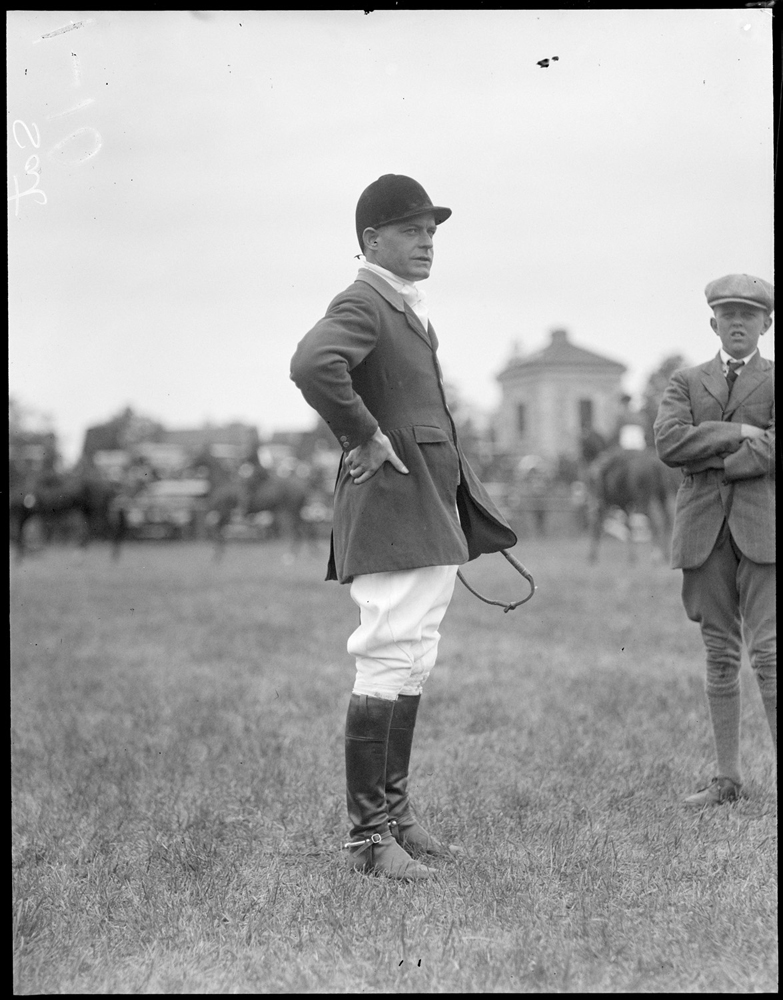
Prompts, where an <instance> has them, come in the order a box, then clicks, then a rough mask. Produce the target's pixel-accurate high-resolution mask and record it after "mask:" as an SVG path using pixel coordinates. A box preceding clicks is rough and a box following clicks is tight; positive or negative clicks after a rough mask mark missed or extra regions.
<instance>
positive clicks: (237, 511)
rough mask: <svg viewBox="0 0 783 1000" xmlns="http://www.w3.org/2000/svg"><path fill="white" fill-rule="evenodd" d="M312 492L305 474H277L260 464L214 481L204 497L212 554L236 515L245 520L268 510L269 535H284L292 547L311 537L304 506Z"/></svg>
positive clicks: (217, 552) (222, 542)
mask: <svg viewBox="0 0 783 1000" xmlns="http://www.w3.org/2000/svg"><path fill="white" fill-rule="evenodd" d="M313 494H314V489H313V486H312V484H311V482H310V479H309V476H304V477H303V476H301V475H298V474H297V473H296V472H292V473H291V474H290V475H281V474H280V472H279V471H277V470H268V469H265V468H264V467H263V466H255V467H254V468H253V469H252V470H251V471H250V472H249V475H245V476H240V477H239V478H238V479H231V480H229V481H227V482H223V483H218V484H217V485H216V486H215V488H214V489H213V491H212V492H211V493H210V495H209V497H208V501H207V522H208V524H209V525H210V528H211V535H212V537H213V539H214V541H215V555H216V558H219V557H220V556H221V555H222V553H223V550H224V548H225V544H226V534H227V531H226V529H227V528H228V526H229V524H231V522H232V521H233V520H234V519H235V518H236V517H237V516H239V518H240V519H243V520H247V519H252V518H254V517H256V516H257V515H259V514H268V515H269V517H270V519H271V520H270V529H269V530H270V534H271V535H272V537H275V538H286V539H288V540H289V542H290V544H291V547H292V548H295V547H296V546H298V545H301V544H303V543H304V542H306V541H308V540H312V537H313V527H312V523H311V522H310V521H308V520H307V518H306V517H305V510H306V508H307V506H308V504H309V503H310V502H311V500H312V498H313Z"/></svg>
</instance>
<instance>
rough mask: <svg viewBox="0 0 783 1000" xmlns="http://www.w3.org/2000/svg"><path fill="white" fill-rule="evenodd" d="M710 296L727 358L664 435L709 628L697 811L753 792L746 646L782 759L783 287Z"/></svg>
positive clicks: (686, 376)
mask: <svg viewBox="0 0 783 1000" xmlns="http://www.w3.org/2000/svg"><path fill="white" fill-rule="evenodd" d="M705 292H706V296H707V304H708V305H709V306H710V307H711V308H712V310H713V312H714V315H713V317H712V318H711V319H710V325H711V327H712V329H713V331H714V332H715V333H716V334H717V335H718V337H719V338H720V342H721V349H720V351H719V352H718V354H717V356H716V357H714V358H712V359H711V360H710V361H708V362H706V363H705V364H702V365H697V366H696V367H694V368H683V369H680V370H679V371H676V372H675V373H674V374H673V375H672V377H671V379H670V381H669V384H668V386H667V388H666V392H665V393H664V396H663V399H662V400H661V404H660V407H659V409H658V416H657V419H656V421H655V428H654V431H655V443H656V447H657V449H658V454H659V456H660V457H661V458H662V459H663V461H664V462H666V464H667V465H670V466H673V467H675V468H681V469H682V471H683V473H684V478H683V481H682V485H681V486H680V489H679V491H678V493H677V507H676V511H675V516H674V537H673V539H672V566H673V567H675V568H677V567H679V568H681V569H682V572H683V584H682V597H683V603H684V605H685V610H686V613H687V615H688V617H689V618H690V619H691V620H692V621H695V622H698V623H699V625H700V626H701V634H702V639H703V641H704V645H705V648H706V651H707V683H706V691H707V701H708V704H709V710H710V718H711V721H712V732H713V737H714V741H715V751H716V757H717V775H716V776H715V777H714V778H713V779H712V781H711V783H710V784H709V785H708V786H707V787H705V788H701V789H699V790H698V791H697V792H695V793H694V794H692V795H689V796H688V797H687V798H686V799H685V802H686V803H687V804H688V805H689V806H694V807H697V808H702V807H704V806H709V805H718V804H719V803H722V802H729V801H732V800H734V799H736V798H737V797H738V796H739V794H740V789H741V787H742V771H741V768H740V754H739V737H740V682H739V670H740V662H741V652H742V642H743V638H744V641H745V643H746V644H747V648H748V653H749V656H750V663H751V666H752V668H753V671H754V673H755V675H756V680H757V682H758V686H759V690H760V692H761V700H762V702H763V705H764V709H765V711H766V715H767V720H768V722H769V728H770V732H771V734H772V743H773V746H774V748H775V753H776V754H777V653H776V649H777V644H776V636H777V617H776V607H775V389H774V371H775V366H774V365H773V363H772V362H771V361H768V360H767V359H766V358H762V357H761V355H760V354H759V351H758V342H759V338H760V337H761V336H762V335H763V334H764V333H766V331H767V330H768V329H769V327H770V325H771V323H772V310H773V305H774V289H773V287H772V285H770V284H769V283H768V282H766V281H762V279H761V278H754V277H752V276H751V275H748V274H729V275H727V276H726V277H724V278H718V279H717V280H716V281H712V282H710V284H709V285H707V288H706V290H705Z"/></svg>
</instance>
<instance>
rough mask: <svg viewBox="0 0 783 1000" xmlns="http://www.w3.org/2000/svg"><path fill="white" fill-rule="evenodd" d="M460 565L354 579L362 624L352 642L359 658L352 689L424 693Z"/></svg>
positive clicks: (389, 694) (375, 693)
mask: <svg viewBox="0 0 783 1000" xmlns="http://www.w3.org/2000/svg"><path fill="white" fill-rule="evenodd" d="M457 569H458V567H457V566H425V567H424V568H422V569H411V570H398V571H395V572H392V573H366V574H363V575H362V576H357V577H354V580H353V583H351V598H352V599H353V601H354V603H355V604H356V605H357V606H358V608H359V610H360V612H361V623H360V625H359V627H358V628H357V629H356V631H355V632H354V633H353V634H352V635H351V637H350V638H349V640H348V652H349V653H350V654H351V655H352V656H355V657H356V682H355V683H354V687H353V693H354V694H364V695H369V696H370V697H373V698H386V699H387V700H390V701H394V700H395V699H396V698H397V695H400V694H405V695H417V694H421V689H422V687H423V686H424V682H425V681H426V680H427V678H428V677H429V674H430V671H431V670H432V668H433V667H434V666H435V659H436V657H437V654H438V642H439V641H440V632H439V631H438V627H439V626H440V623H441V621H442V620H443V616H444V615H445V614H446V609H447V608H448V606H449V602H450V601H451V597H452V594H453V593H454V584H455V581H456V579H457Z"/></svg>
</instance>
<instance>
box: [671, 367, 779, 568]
mask: <svg viewBox="0 0 783 1000" xmlns="http://www.w3.org/2000/svg"><path fill="white" fill-rule="evenodd" d="M774 372H775V366H774V364H773V363H772V362H771V361H768V360H767V359H766V358H762V357H761V355H760V354H759V353H758V352H756V354H754V355H753V357H752V358H751V359H750V360H749V361H748V362H747V363H746V365H745V367H744V369H742V373H741V374H740V376H739V378H738V379H737V381H736V382H735V383H734V386H733V387H732V390H731V395H729V388H728V385H727V383H726V379H725V377H724V375H723V371H722V366H721V359H720V354H718V355H717V357H715V358H713V359H712V360H711V361H708V362H707V363H706V364H703V365H697V366H696V367H694V368H682V369H680V370H679V371H676V372H675V373H674V374H673V375H672V377H671V379H670V381H669V384H668V386H667V388H666V391H665V393H664V396H663V399H662V400H661V404H660V407H659V409H658V415H657V418H656V421H655V427H654V433H655V446H656V449H657V451H658V455H659V457H660V458H661V459H662V460H663V461H664V462H665V463H666V464H667V465H670V466H674V467H679V468H681V469H682V470H683V473H684V477H683V481H682V484H681V485H680V488H679V490H678V492H677V502H676V507H675V515H674V532H673V537H672V566H673V567H674V568H682V569H692V568H695V567H697V566H701V564H702V563H703V562H704V561H705V560H706V559H707V557H708V556H709V554H710V552H711V551H712V548H713V546H714V544H715V541H716V539H717V537H718V532H719V531H720V528H721V526H722V524H723V521H724V520H725V519H728V523H729V529H730V531H731V534H732V537H733V538H734V541H735V542H736V544H737V545H738V546H739V548H740V551H741V552H742V553H744V555H746V556H747V557H748V558H749V559H752V560H753V561H754V562H758V563H774V562H775V390H774ZM740 424H754V425H755V426H756V427H760V428H762V429H763V430H764V435H763V436H762V437H760V438H748V439H742V438H741V437H740Z"/></svg>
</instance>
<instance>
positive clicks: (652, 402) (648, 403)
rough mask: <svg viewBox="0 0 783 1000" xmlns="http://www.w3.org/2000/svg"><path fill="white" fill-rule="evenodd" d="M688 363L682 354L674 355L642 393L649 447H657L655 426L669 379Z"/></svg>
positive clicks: (661, 364)
mask: <svg viewBox="0 0 783 1000" xmlns="http://www.w3.org/2000/svg"><path fill="white" fill-rule="evenodd" d="M687 363H688V362H687V361H686V360H685V358H684V357H683V356H682V355H681V354H672V355H670V356H669V357H667V358H664V360H663V361H662V362H661V363H660V365H659V366H658V367H657V368H656V369H655V371H654V372H653V373H652V375H650V377H649V379H648V380H647V385H646V387H645V390H644V392H643V393H642V405H641V408H640V411H639V412H640V415H641V416H642V417H643V419H644V436H645V439H646V441H647V445H648V447H650V448H652V447H654V446H655V440H654V438H653V424H654V423H655V418H656V416H657V415H658V407H659V406H660V405H661V399H663V394H664V392H665V391H666V386H667V385H668V384H669V379H670V378H671V377H672V375H673V374H674V372H676V371H677V369H678V368H684V367H685V366H686V365H687Z"/></svg>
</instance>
